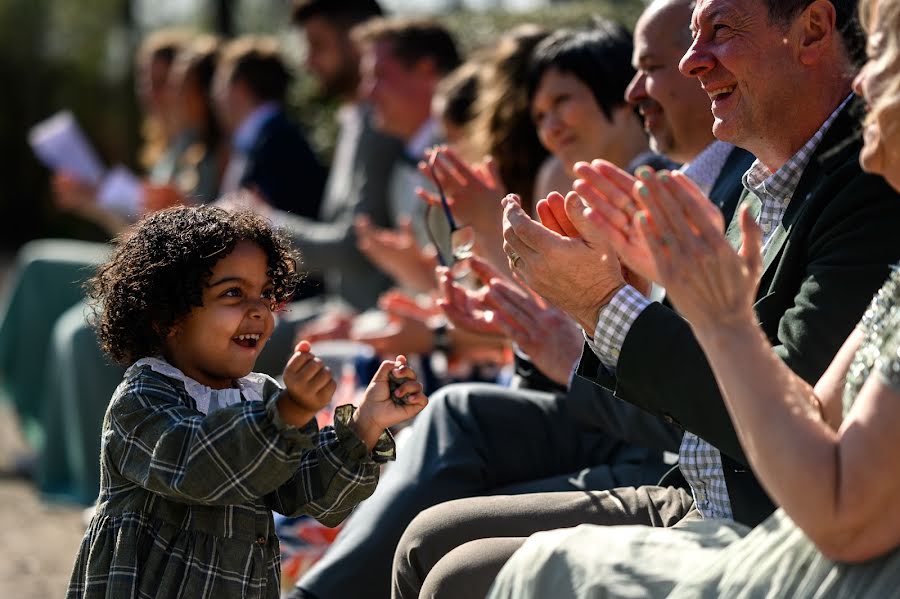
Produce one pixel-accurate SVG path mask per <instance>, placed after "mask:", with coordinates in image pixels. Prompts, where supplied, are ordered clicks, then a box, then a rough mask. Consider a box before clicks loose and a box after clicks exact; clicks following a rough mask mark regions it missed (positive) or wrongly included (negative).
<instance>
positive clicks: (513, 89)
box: [471, 23, 550, 213]
mask: <svg viewBox="0 0 900 599" xmlns="http://www.w3.org/2000/svg"><path fill="white" fill-rule="evenodd" d="M549 34H550V31H549V30H548V29H546V28H544V27H543V26H540V25H536V24H534V23H522V24H520V25H517V26H515V27H513V28H512V29H510V30H509V31H507V32H505V33H504V34H503V35H502V36H500V38H499V39H498V40H497V42H496V43H495V44H494V45H493V46H492V47H491V48H490V49H489V50H488V51H487V55H486V57H485V59H484V63H485V67H484V68H483V69H482V71H481V73H482V77H481V87H480V89H479V94H478V98H477V99H476V100H475V118H474V120H473V122H472V135H471V136H472V139H473V141H474V142H475V143H477V144H478V146H479V147H480V148H481V150H482V151H483V152H484V153H485V154H489V155H490V156H492V157H493V159H494V164H496V166H497V170H498V171H499V172H500V178H501V179H502V180H503V183H504V184H505V186H506V188H507V189H508V190H509V191H513V192H515V193H517V194H518V195H519V197H521V199H522V207H523V208H524V209H525V210H526V211H528V212H529V213H531V208H532V204H533V203H534V202H533V200H534V197H533V196H534V180H535V177H536V176H537V172H538V170H539V169H540V165H541V164H542V163H543V162H544V159H546V157H547V149H546V148H545V147H544V146H543V144H541V140H540V138H539V137H538V134H537V129H536V128H535V126H534V122H533V121H532V119H531V101H530V95H529V90H528V88H527V81H528V71H529V65H530V62H531V56H532V53H533V52H534V49H535V48H536V47H537V46H538V44H540V43H541V41H542V40H544V39H546V38H547V36H548V35H549Z"/></svg>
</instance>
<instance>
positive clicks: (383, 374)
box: [372, 355, 406, 383]
mask: <svg viewBox="0 0 900 599" xmlns="http://www.w3.org/2000/svg"><path fill="white" fill-rule="evenodd" d="M405 365H406V356H403V355H399V356H397V359H396V360H384V361H383V362H382V363H381V365H380V366H379V367H378V370H376V371H375V375H374V376H373V377H372V381H373V382H379V383H386V382H388V380H390V373H391V371H392V370H394V369H395V368H399V367H400V366H405Z"/></svg>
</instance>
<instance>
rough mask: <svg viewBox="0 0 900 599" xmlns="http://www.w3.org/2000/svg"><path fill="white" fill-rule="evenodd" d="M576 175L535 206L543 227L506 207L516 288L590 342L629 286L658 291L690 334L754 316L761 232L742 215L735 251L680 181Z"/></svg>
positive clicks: (662, 176) (715, 218) (605, 173)
mask: <svg viewBox="0 0 900 599" xmlns="http://www.w3.org/2000/svg"><path fill="white" fill-rule="evenodd" d="M574 172H575V174H576V175H577V176H578V177H579V178H578V179H577V180H576V181H575V182H574V184H573V189H572V191H570V192H569V193H567V194H566V195H565V196H563V195H562V194H559V193H552V194H550V195H549V196H547V198H545V199H543V200H540V201H539V202H538V204H537V210H538V215H539V217H540V222H537V221H535V220H533V219H531V218H530V217H529V216H528V215H527V214H526V213H525V212H524V211H523V210H522V209H521V207H520V206H519V205H518V202H517V201H516V198H515V197H513V196H507V197H506V198H505V199H504V200H503V202H502V203H503V237H504V251H505V252H506V253H507V255H508V257H509V263H510V266H511V267H512V268H513V270H514V272H515V275H516V276H517V277H518V278H519V279H521V280H522V281H523V282H525V283H526V284H527V285H528V286H530V287H531V288H532V289H534V290H535V291H536V292H537V293H538V294H540V295H541V296H542V297H544V298H545V299H547V300H548V301H549V302H550V303H552V304H554V305H555V306H557V307H559V308H560V309H562V310H564V311H565V312H566V313H568V314H569V315H571V316H572V318H574V319H575V321H576V322H578V324H579V325H581V327H582V328H583V329H584V330H586V331H588V332H589V333H592V332H593V330H594V327H595V326H596V323H597V319H598V316H599V312H600V310H601V309H602V308H603V306H605V305H606V304H607V303H608V302H609V301H610V300H611V299H612V297H614V296H615V294H616V293H617V292H618V291H619V290H620V289H621V288H622V287H623V286H624V285H625V284H626V283H631V284H633V285H634V286H635V287H636V288H637V289H638V290H639V291H642V292H644V293H646V291H647V289H648V288H649V282H651V281H653V282H656V283H659V284H661V285H663V286H664V287H665V288H666V293H667V296H668V297H669V298H670V299H671V301H672V303H673V304H674V305H675V306H676V307H677V308H678V310H679V312H680V313H681V314H682V315H683V316H684V317H685V318H686V319H687V320H688V321H689V322H690V323H691V325H692V326H693V327H694V328H695V329H697V328H709V327H715V326H717V325H718V324H721V323H722V322H727V321H728V320H731V319H735V318H744V317H746V316H747V315H748V314H749V315H752V305H753V298H754V296H755V291H756V286H757V285H758V282H759V275H760V271H761V256H760V247H761V233H760V231H759V228H758V227H757V226H756V224H755V222H754V221H753V218H752V216H751V215H750V213H749V212H748V211H747V210H746V209H745V208H744V207H742V208H741V211H740V214H739V218H740V226H741V232H742V235H743V245H742V247H741V249H740V250H739V251H738V252H735V251H734V250H733V249H732V248H731V246H730V245H728V243H727V241H726V240H725V239H724V236H723V231H724V222H723V218H722V215H721V212H720V211H719V209H718V208H717V207H716V206H715V205H714V204H713V203H712V202H710V200H709V199H708V198H706V196H705V195H704V194H703V193H702V192H701V191H700V190H699V188H698V187H697V186H696V185H695V184H694V183H693V182H692V181H691V180H690V179H688V178H687V177H686V176H685V175H684V174H682V173H680V172H669V171H660V172H658V173H657V172H655V171H653V169H651V168H649V167H641V168H639V169H637V171H636V173H635V174H636V176H631V175H630V174H628V173H626V172H624V171H622V170H621V169H619V168H617V167H616V166H614V165H612V164H611V163H609V162H606V161H603V160H595V161H593V162H592V163H586V162H579V163H577V164H576V165H575V169H574Z"/></svg>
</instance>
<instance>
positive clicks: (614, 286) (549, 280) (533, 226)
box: [503, 192, 625, 331]
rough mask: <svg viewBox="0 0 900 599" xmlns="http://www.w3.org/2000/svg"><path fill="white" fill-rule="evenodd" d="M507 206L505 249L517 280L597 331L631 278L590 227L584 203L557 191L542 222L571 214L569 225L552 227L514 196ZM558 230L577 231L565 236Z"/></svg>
mask: <svg viewBox="0 0 900 599" xmlns="http://www.w3.org/2000/svg"><path fill="white" fill-rule="evenodd" d="M543 203H546V206H543V207H542V204H543ZM503 207H504V213H503V238H504V244H503V249H504V251H505V252H506V254H507V256H508V257H509V266H510V268H511V269H512V271H513V273H514V274H515V276H516V277H517V278H519V279H520V280H521V281H522V282H523V283H524V284H525V285H527V286H528V287H530V288H531V289H533V290H535V291H536V292H537V293H538V294H540V296H541V297H543V298H545V299H546V300H547V301H549V302H550V303H551V304H553V305H555V306H556V307H558V308H560V309H561V310H563V311H564V312H566V313H568V314H569V315H570V316H571V317H572V318H574V319H575V321H576V322H577V323H578V324H579V325H580V326H581V327H582V328H584V329H585V330H588V331H593V330H594V327H595V326H596V323H597V317H598V315H599V312H600V309H601V308H602V307H603V306H604V305H606V303H608V302H609V300H610V299H611V298H612V297H613V296H614V295H615V294H616V292H617V291H618V290H619V289H621V288H622V287H623V286H624V285H625V278H624V275H623V273H622V268H621V265H620V263H619V260H618V258H617V256H616V254H615V252H614V251H613V249H612V247H611V246H610V245H609V244H608V243H607V242H606V240H605V238H604V237H603V236H602V235H599V234H597V232H596V230H595V229H594V228H591V227H589V226H588V223H587V221H586V218H585V216H584V204H583V203H582V202H581V199H580V198H579V197H578V195H577V194H576V193H575V192H569V193H568V194H567V195H566V196H565V198H563V196H562V195H561V194H559V193H557V192H553V193H551V194H550V195H548V197H547V198H546V199H544V200H541V201H540V202H538V213H539V214H540V215H541V218H542V220H543V219H544V218H545V214H547V215H548V216H547V218H548V219H549V214H551V213H552V214H555V213H556V212H557V211H559V212H560V214H564V215H565V217H566V218H565V222H566V224H565V225H564V224H562V223H560V222H559V220H560V219H559V218H556V219H555V224H554V225H553V226H551V227H548V226H546V225H544V224H543V223H542V222H541V223H539V222H536V221H534V220H532V219H531V217H529V216H528V214H526V213H525V211H524V210H522V207H521V206H520V205H519V202H518V198H517V197H516V196H514V195H509V196H507V197H506V198H504V200H503ZM556 226H558V227H568V226H571V227H572V229H571V231H569V232H566V231H565V229H564V228H563V229H561V230H562V232H561V230H560V229H555V228H554V227H556Z"/></svg>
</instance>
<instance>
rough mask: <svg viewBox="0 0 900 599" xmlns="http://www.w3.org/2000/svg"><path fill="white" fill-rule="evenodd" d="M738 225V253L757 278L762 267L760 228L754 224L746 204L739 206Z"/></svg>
mask: <svg viewBox="0 0 900 599" xmlns="http://www.w3.org/2000/svg"><path fill="white" fill-rule="evenodd" d="M740 225H741V249H740V250H738V254H739V255H740V256H741V258H743V259H744V263H745V264H746V265H747V268H749V269H750V273H751V274H752V275H753V277H754V278H758V277H759V271H760V270H761V269H762V230H761V229H760V228H759V225H757V224H756V221H755V220H754V219H753V216H752V215H751V214H750V209H749V206H747V205H743V206H741V214H740Z"/></svg>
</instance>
